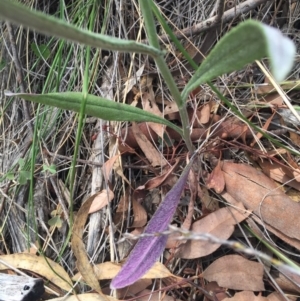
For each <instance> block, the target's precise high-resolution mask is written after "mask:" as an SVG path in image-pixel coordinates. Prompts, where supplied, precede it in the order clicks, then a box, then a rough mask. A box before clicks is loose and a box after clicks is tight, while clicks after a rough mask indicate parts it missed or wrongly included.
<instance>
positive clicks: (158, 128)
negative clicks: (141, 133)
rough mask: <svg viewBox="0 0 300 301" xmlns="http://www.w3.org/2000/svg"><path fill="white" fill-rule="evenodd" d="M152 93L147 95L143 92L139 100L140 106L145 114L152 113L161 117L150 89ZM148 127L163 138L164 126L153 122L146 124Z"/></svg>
mask: <svg viewBox="0 0 300 301" xmlns="http://www.w3.org/2000/svg"><path fill="white" fill-rule="evenodd" d="M150 90H151V91H152V93H147V92H144V93H143V95H142V97H141V100H142V105H143V109H144V110H145V111H147V112H150V113H153V114H155V115H157V116H160V117H163V114H162V112H161V111H160V109H159V108H158V106H157V104H156V102H155V97H154V93H153V90H152V89H150ZM148 125H149V127H150V128H151V129H152V130H153V131H154V132H155V133H156V134H157V135H158V136H160V137H162V138H163V137H164V132H165V126H164V125H162V124H158V123H154V122H148Z"/></svg>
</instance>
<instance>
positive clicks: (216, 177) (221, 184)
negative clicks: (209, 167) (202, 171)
mask: <svg viewBox="0 0 300 301" xmlns="http://www.w3.org/2000/svg"><path fill="white" fill-rule="evenodd" d="M206 186H207V188H208V189H212V188H213V189H214V190H215V191H216V193H221V192H222V191H223V190H224V188H225V179H224V175H223V172H222V170H221V161H219V162H218V164H217V166H216V167H215V168H214V170H213V171H212V173H211V174H210V175H209V177H208V179H207V181H206Z"/></svg>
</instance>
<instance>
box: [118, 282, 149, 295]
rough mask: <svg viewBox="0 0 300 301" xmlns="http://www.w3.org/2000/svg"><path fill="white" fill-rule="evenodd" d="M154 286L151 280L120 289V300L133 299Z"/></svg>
mask: <svg viewBox="0 0 300 301" xmlns="http://www.w3.org/2000/svg"><path fill="white" fill-rule="evenodd" d="M151 284H152V280H151V279H140V280H138V281H137V282H135V283H134V284H131V285H129V286H126V287H123V288H120V289H118V290H117V297H118V299H121V300H124V299H125V298H126V296H127V297H129V298H132V297H133V296H135V295H136V294H138V293H140V292H141V291H143V290H144V289H146V288H147V287H150V285H151Z"/></svg>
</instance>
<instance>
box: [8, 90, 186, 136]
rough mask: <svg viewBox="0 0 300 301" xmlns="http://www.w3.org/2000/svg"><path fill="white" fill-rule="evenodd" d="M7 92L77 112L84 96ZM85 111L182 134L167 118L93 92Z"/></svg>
mask: <svg viewBox="0 0 300 301" xmlns="http://www.w3.org/2000/svg"><path fill="white" fill-rule="evenodd" d="M5 94H6V95H7V96H17V97H22V98H24V99H26V100H29V101H33V102H36V103H41V104H45V105H49V106H54V107H57V108H60V109H64V110H71V111H75V112H79V111H80V105H81V102H82V97H83V96H82V93H80V92H64V93H50V94H25V93H24V94H23V93H11V92H8V91H6V92H5ZM85 113H86V114H87V115H91V116H94V117H99V118H102V119H105V120H114V121H136V122H156V123H161V124H164V125H167V126H168V127H170V128H172V129H173V130H175V131H176V132H178V133H179V134H180V135H182V130H181V129H180V128H179V127H178V126H176V125H174V124H173V123H171V122H169V121H168V120H166V119H163V118H161V117H158V116H156V115H154V114H152V113H149V112H147V111H144V110H142V109H139V108H136V107H132V106H130V105H127V104H122V103H117V102H114V101H111V100H108V99H105V98H101V97H98V96H94V95H91V94H88V95H87V100H86V109H85Z"/></svg>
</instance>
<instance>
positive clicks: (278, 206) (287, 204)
mask: <svg viewBox="0 0 300 301" xmlns="http://www.w3.org/2000/svg"><path fill="white" fill-rule="evenodd" d="M222 170H223V171H224V178H225V183H226V191H227V192H228V193H229V194H230V195H231V196H232V197H234V198H235V199H236V200H237V201H240V202H242V203H243V204H244V205H245V207H246V208H247V209H249V210H253V212H254V213H255V214H256V215H257V216H258V217H260V218H261V219H262V220H263V222H264V223H266V224H268V225H271V226H272V227H274V228H276V229H277V230H279V231H281V232H282V233H285V234H286V235H287V236H290V237H291V238H297V239H300V231H299V230H298V229H299V228H300V219H299V210H300V204H298V203H295V202H293V201H292V200H291V199H290V198H289V197H288V196H287V195H285V194H284V192H282V191H281V190H280V189H279V188H278V187H277V185H276V184H275V183H274V182H273V181H272V180H271V179H270V178H268V177H267V176H266V175H265V174H263V173H262V172H261V171H259V170H257V169H255V168H253V167H251V166H249V165H245V164H235V163H229V162H223V165H222Z"/></svg>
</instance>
